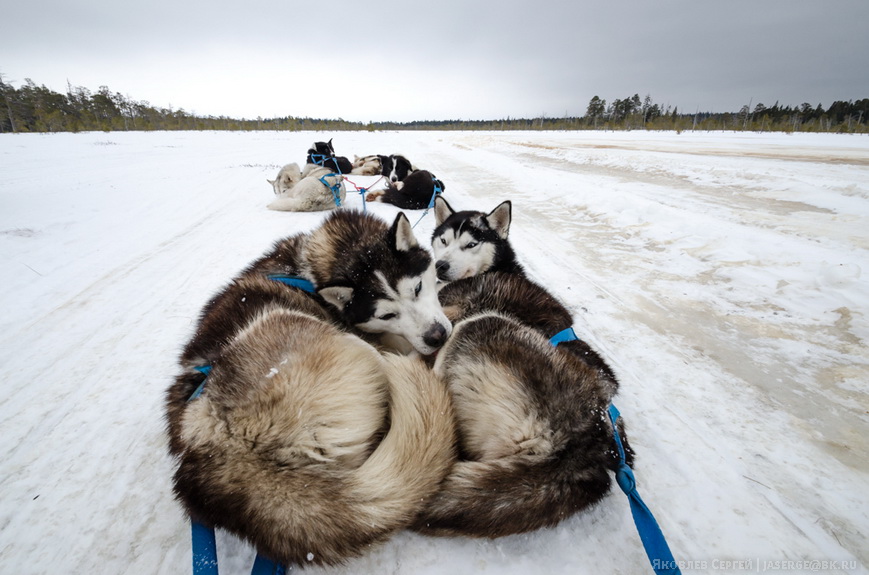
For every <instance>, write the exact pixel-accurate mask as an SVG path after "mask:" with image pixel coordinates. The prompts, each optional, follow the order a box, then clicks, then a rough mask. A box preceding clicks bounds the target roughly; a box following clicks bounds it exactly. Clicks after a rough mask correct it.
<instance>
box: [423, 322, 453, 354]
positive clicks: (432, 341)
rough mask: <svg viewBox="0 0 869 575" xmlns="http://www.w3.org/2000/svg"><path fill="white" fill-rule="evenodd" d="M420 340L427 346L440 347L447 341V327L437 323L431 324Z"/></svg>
mask: <svg viewBox="0 0 869 575" xmlns="http://www.w3.org/2000/svg"><path fill="white" fill-rule="evenodd" d="M422 341H424V342H425V344H426V345H427V346H429V347H433V348H435V349H437V348H439V347H441V346H442V345H443V344H444V342H445V341H447V328H445V327H444V326H442V325H441V324H439V323H436V324H434V325H432V326H431V327H430V328H429V329H428V331H427V332H425V335H423V336H422Z"/></svg>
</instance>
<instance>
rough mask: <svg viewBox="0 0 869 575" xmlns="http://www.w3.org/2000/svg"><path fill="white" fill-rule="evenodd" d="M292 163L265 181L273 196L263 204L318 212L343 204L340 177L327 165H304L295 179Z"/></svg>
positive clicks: (280, 208)
mask: <svg viewBox="0 0 869 575" xmlns="http://www.w3.org/2000/svg"><path fill="white" fill-rule="evenodd" d="M297 169H298V166H296V164H288V165H287V166H284V167H283V168H281V171H280V172H278V177H277V178H276V179H275V180H274V181H272V180H269V182H270V183H271V184H272V187H273V188H274V190H275V194H276V195H277V197H276V198H275V199H274V200H272V201H271V203H269V205H268V206H267V207H268V208H269V209H270V210H277V211H281V212H320V211H325V210H332V209H335V208H336V207H338V206H340V205H343V204H344V200H345V199H346V197H347V189H346V187H345V186H344V176H342V175H341V174H336V173H334V172H333V171H332V170H330V169H329V168H324V167H323V166H318V165H316V164H306V165H305V169H304V170H303V171H302V172H300V173H299V174H298V178H297V179H296V172H295V170H297Z"/></svg>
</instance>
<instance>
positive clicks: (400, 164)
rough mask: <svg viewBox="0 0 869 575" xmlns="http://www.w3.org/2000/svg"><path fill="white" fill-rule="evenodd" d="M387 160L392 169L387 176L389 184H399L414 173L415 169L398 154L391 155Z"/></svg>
mask: <svg viewBox="0 0 869 575" xmlns="http://www.w3.org/2000/svg"><path fill="white" fill-rule="evenodd" d="M389 158H390V159H391V160H392V169H391V170H390V171H389V174H388V176H389V181H390V182H400V181H401V180H403V179H404V178H406V177H407V176H408V175H410V174H412V173H413V172H415V171H416V167H415V166H414V165H413V164H411V163H410V160H408V159H407V158H405V157H404V156H402V155H400V154H392V155H391V156H389Z"/></svg>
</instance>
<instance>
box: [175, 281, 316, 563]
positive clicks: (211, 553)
mask: <svg viewBox="0 0 869 575" xmlns="http://www.w3.org/2000/svg"><path fill="white" fill-rule="evenodd" d="M266 277H267V278H268V279H270V280H273V281H276V282H280V283H282V284H285V285H288V286H291V287H294V288H299V289H300V290H302V291H306V292H308V293H313V292H314V291H315V288H314V284H313V283H312V282H311V281H309V280H306V279H305V278H303V277H299V276H288V275H282V274H269V275H267V276H266ZM193 369H195V370H196V371H198V372H199V373H201V374H203V375H205V379H203V380H202V383H200V384H199V387H197V388H196V391H194V392H193V393H192V394H191V395H190V397H189V398H187V401H193V400H194V399H196V398H197V397H199V396H200V395H202V390H203V389H205V382H206V381H208V375H209V374H210V373H211V366H210V365H199V366H196V367H194V368H193ZM190 535H191V538H190V540H191V546H192V548H193V575H218V570H217V541H216V539H215V536H214V527H207V526H205V525H203V524H202V523H199V522H198V521H191V523H190ZM285 573H286V568H285V567H284V566H283V565H281V564H280V563H275V562H274V561H272V560H271V559H267V558H265V557H263V556H262V555H260V554H259V553H257V555H256V559H255V560H254V562H253V568H252V569H251V575H284V574H285Z"/></svg>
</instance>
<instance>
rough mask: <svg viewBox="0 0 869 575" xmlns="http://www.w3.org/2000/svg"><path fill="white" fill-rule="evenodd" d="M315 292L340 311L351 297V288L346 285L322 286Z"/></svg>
mask: <svg viewBox="0 0 869 575" xmlns="http://www.w3.org/2000/svg"><path fill="white" fill-rule="evenodd" d="M317 293H318V294H320V297H322V298H323V299H324V300H326V301H327V302H329V303H330V304H332V305H334V306H335V307H337V308H338V309H339V310H341V311H344V306H346V305H347V302H349V301H350V300H351V299H352V298H353V288H352V287H347V286H331V287H324V288H323V289H321V290H318V291H317Z"/></svg>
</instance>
